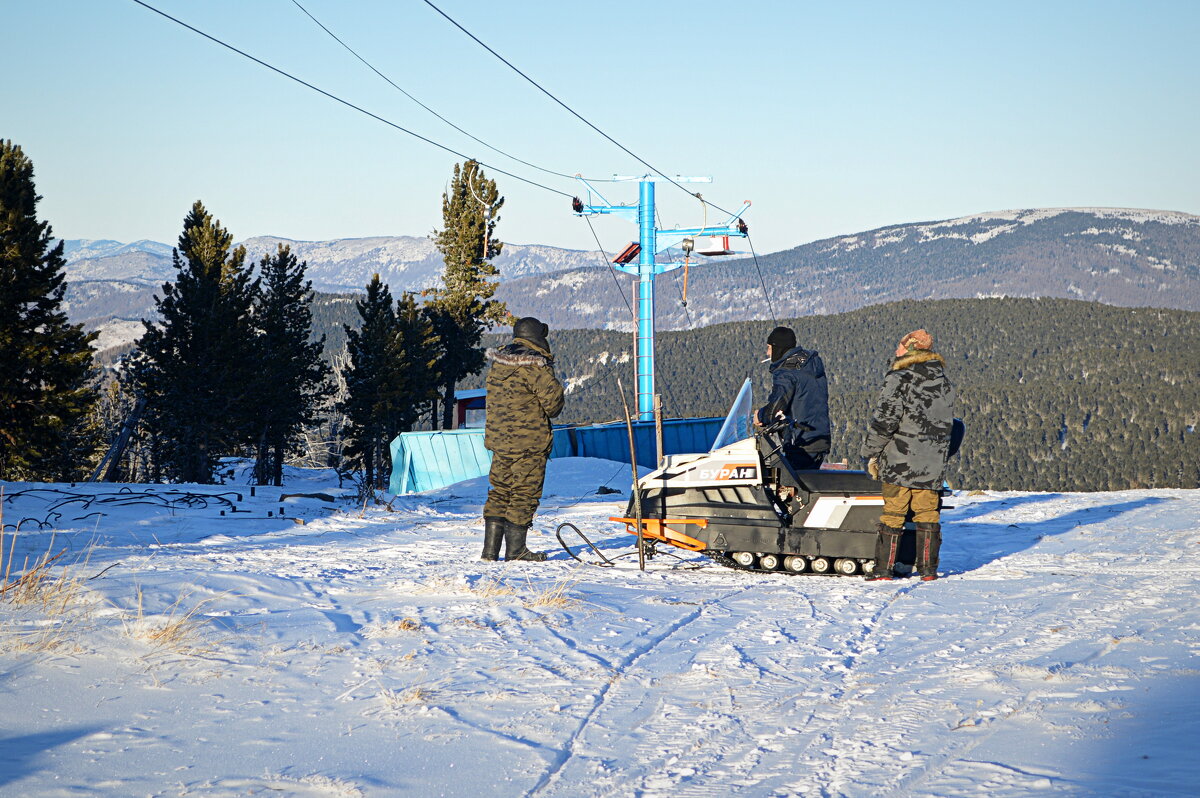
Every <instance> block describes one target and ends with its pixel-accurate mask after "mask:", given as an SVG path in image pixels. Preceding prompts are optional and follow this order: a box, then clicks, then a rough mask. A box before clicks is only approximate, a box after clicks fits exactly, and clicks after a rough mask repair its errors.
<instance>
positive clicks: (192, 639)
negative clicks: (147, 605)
mask: <svg viewBox="0 0 1200 798" xmlns="http://www.w3.org/2000/svg"><path fill="white" fill-rule="evenodd" d="M190 596H191V593H190V592H185V593H183V594H182V595H181V596H180V597H179V598H177V599H175V601H174V602H173V603H172V604H171V606H169V607H167V611H166V612H165V613H162V614H160V615H146V614H145V612H144V611H143V607H142V605H143V593H142V589H141V588H140V587H139V588H138V591H137V614H136V616H135V617H134V618H133V620H132V621H124V625H125V633H126V634H127V635H129V636H130V637H133V638H136V639H138V640H145V641H146V642H148V643H150V644H152V645H153V646H155V647H156V648H159V649H162V650H165V651H171V652H174V653H176V654H188V655H199V654H203V653H206V652H207V651H209V650H211V645H210V644H208V643H207V642H206V641H204V639H203V635H202V634H201V630H202V628H203V627H204V624H205V623H206V620H205V619H204V618H201V617H200V611H201V610H202V609H203V608H204V607H205V606H207V605H208V604H211V603H212V602H214V601H216V600H217V598H220V597H219V596H211V597H209V598H206V599H202V600H200V601H198V602H196V604H195V605H193V606H192V608H191V609H190V610H184V609H183V604H184V602H185V601H186V600H187V599H188V598H189V597H190Z"/></svg>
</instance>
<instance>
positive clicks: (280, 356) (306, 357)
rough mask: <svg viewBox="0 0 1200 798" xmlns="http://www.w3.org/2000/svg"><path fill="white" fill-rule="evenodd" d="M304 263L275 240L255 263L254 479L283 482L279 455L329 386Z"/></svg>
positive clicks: (310, 416) (315, 409)
mask: <svg viewBox="0 0 1200 798" xmlns="http://www.w3.org/2000/svg"><path fill="white" fill-rule="evenodd" d="M306 268H307V263H302V262H297V260H296V256H295V255H293V254H292V252H291V248H289V247H287V246H285V245H282V244H281V245H280V246H279V249H278V251H277V252H276V253H275V255H274V257H271V256H266V257H264V258H263V259H262V261H261V262H260V263H259V280H260V292H259V298H258V304H257V307H256V319H255V320H256V322H257V327H258V335H259V339H258V340H259V347H258V358H257V365H258V369H259V382H260V385H259V387H258V390H257V391H256V392H255V396H254V403H255V404H257V406H258V408H257V412H256V413H255V414H254V420H255V422H256V423H257V426H258V438H257V441H256V444H257V450H258V457H257V460H256V461H255V467H254V478H255V482H257V483H258V484H260V485H262V484H267V483H270V484H272V485H282V484H283V461H284V458H285V456H286V455H287V454H288V452H289V451H290V450H292V449H293V448H294V447H295V446H296V444H297V443H298V442H299V440H300V437H301V433H302V431H303V429H304V427H306V426H308V425H310V424H313V423H314V422H316V421H317V416H318V414H319V411H320V409H321V406H322V405H323V404H324V402H325V399H326V397H327V396H328V395H329V392H330V385H329V374H330V369H329V366H328V365H327V364H326V363H325V361H324V360H323V359H322V358H321V351H322V349H323V348H324V346H325V336H321V338H320V339H319V340H316V341H312V340H310V338H311V337H312V307H311V305H312V298H313V290H312V282H311V281H306V280H305V279H304V272H305V269H306Z"/></svg>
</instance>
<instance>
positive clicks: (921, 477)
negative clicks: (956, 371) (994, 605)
mask: <svg viewBox="0 0 1200 798" xmlns="http://www.w3.org/2000/svg"><path fill="white" fill-rule="evenodd" d="M944 366H945V361H944V360H943V359H942V356H941V355H939V354H937V353H936V352H934V351H933V336H932V335H930V334H929V333H928V332H926V331H925V330H914V331H913V332H910V333H909V334H908V335H905V336H904V337H903V338H901V339H900V345H899V346H897V347H896V359H895V360H893V361H892V366H891V368H890V369H889V370H888V373H887V376H886V377H884V380H883V390H882V392H881V393H880V395H879V402H878V403H877V404H876V406H875V411H874V413H872V416H871V423H870V426H869V428H868V431H867V437H866V440H865V441H863V445H862V450H861V452H860V454H861V455H862V456H863V457H864V458H866V459H867V471H868V472H870V474H871V476H873V477H875V478H876V479H879V480H882V481H883V513H882V514H881V515H880V518H879V524H878V526H877V532H878V535H879V537H878V539H877V542H876V546H875V567H874V569H873V570H872V572H871V573H869V574H867V577H866V578H867V579H869V580H874V579H891V578H892V569H893V568H894V567H895V564H896V551H897V549H898V548H899V545H900V535H901V534H902V533H903V531H904V521H905V519H906V518H907V516H908V513H909V512H910V511H911V512H912V516H913V523H914V524H915V526H916V530H917V560H916V570H917V573H918V574H919V575H920V577H921V578H922V579H924V580H930V579H936V578H937V567H938V549H939V548H940V547H941V543H942V525H941V523H940V514H939V511H938V508H939V505H940V494H941V488H942V474H943V472H944V471H945V468H946V458H947V455H948V453H949V449H950V434H951V431H952V429H953V426H954V400H955V391H954V385H953V384H951V382H950V379H949V378H948V377H947V376H946V372H945V369H944Z"/></svg>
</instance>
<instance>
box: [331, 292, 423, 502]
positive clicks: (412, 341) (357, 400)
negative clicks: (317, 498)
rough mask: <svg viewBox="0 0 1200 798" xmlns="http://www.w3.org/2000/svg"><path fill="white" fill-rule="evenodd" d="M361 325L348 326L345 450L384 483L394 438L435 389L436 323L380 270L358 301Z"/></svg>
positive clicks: (373, 483) (368, 475) (371, 480)
mask: <svg viewBox="0 0 1200 798" xmlns="http://www.w3.org/2000/svg"><path fill="white" fill-rule="evenodd" d="M357 309H358V314H359V318H360V319H361V326H360V327H359V329H353V328H351V327H350V326H349V325H347V326H346V327H345V332H346V351H347V354H348V355H349V358H350V365H349V366H348V367H347V368H346V370H345V371H344V373H343V375H344V378H345V382H346V393H347V396H346V399H345V400H344V401H343V402H342V403H341V405H340V406H339V408H338V409H339V410H340V411H341V412H342V413H344V414H345V416H346V436H347V438H348V439H349V441H348V443H347V445H346V449H345V453H346V456H347V458H348V459H349V460H350V462H351V463H353V464H355V465H356V466H358V467H359V468H361V469H362V471H363V475H364V478H365V482H366V484H367V485H368V486H370V487H378V486H382V485H383V484H385V482H386V479H387V477H388V475H389V474H390V470H391V454H390V443H391V440H392V438H394V437H395V436H396V435H397V434H398V433H400V432H406V431H408V430H410V429H412V426H413V424H415V423H416V421H417V419H418V418H419V417H420V414H421V408H423V407H424V406H425V403H426V402H428V401H429V400H430V398H431V397H433V396H434V395H436V383H435V381H434V379H432V375H433V373H434V364H435V362H436V359H437V353H438V348H437V340H436V338H435V336H434V332H433V325H432V324H431V322H430V320H429V319H428V317H427V316H426V314H425V313H424V312H423V311H422V310H421V309H420V308H418V307H417V304H416V300H415V299H414V298H413V295H412V294H408V293H406V294H404V295H403V296H402V297H401V298H400V299H399V300H398V301H397V302H396V303H395V305H393V303H392V295H391V292H390V291H389V290H388V287H387V286H386V285H385V284H384V283H383V282H382V281H381V280H380V279H379V275H378V274H376V275H375V276H374V278H373V279H372V280H371V283H370V284H369V285H368V286H367V295H366V296H365V297H364V298H363V299H361V300H359V301H358V302H357Z"/></svg>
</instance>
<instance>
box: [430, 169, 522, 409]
mask: <svg viewBox="0 0 1200 798" xmlns="http://www.w3.org/2000/svg"><path fill="white" fill-rule="evenodd" d="M503 205H504V198H503V197H501V196H500V194H499V193H498V192H497V190H496V181H494V180H488V179H487V178H486V177H484V176H483V170H481V169H480V168H479V164H478V163H476V162H475V161H467V162H466V163H465V164H463V165H462V166H461V168H460V167H459V165H458V164H455V166H454V177H453V178H452V180H451V182H450V190H449V192H447V193H445V194H443V195H442V224H443V225H444V228H443V229H442V230H439V231H435V232H434V244H435V245H436V246H437V248H438V251H440V252H441V253H442V258H443V260H444V261H445V263H446V270H445V272H444V273H443V275H442V287H441V288H439V289H436V290H435V291H434V292H433V299H432V300H431V301H430V302H429V306H430V307H429V316H430V319H431V320H432V322H433V325H434V331H435V332H436V334H437V336H438V338H439V340H440V341H441V350H442V351H441V357H440V358H439V363H438V366H439V372H440V387H441V390H442V426H443V427H445V428H449V427H450V426H451V421H452V418H453V412H454V386H455V385H456V384H457V383H458V382H459V381H460V380H462V379H463V378H464V377H467V376H469V375H471V374H477V373H478V372H479V371H480V370H481V369H482V368H483V363H484V359H483V352H482V351H481V350H480V348H479V340H480V338H481V337H482V335H483V333H484V331H485V330H487V329H488V328H489V327H491V326H492V325H494V324H497V323H500V322H502V321H504V320H505V319H506V318H507V316H508V310H507V308H506V307H505V305H504V303H503V302H500V301H498V300H495V299H492V297H493V296H494V295H495V293H496V283H495V282H492V281H491V280H490V279H489V278H492V277H496V276H497V275H498V274H500V272H499V270H498V269H496V267H495V266H493V265H492V263H491V259H492V258H494V257H496V256H497V255H499V254H500V250H501V248H502V247H503V246H504V245H503V243H501V242H500V241H498V240H496V239H494V238H492V234H493V232H494V231H495V229H496V224H497V223H498V222H499V221H500V219H499V215H498V213H499V211H500V208H501V207H502V206H503ZM435 422H436V419H435Z"/></svg>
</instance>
